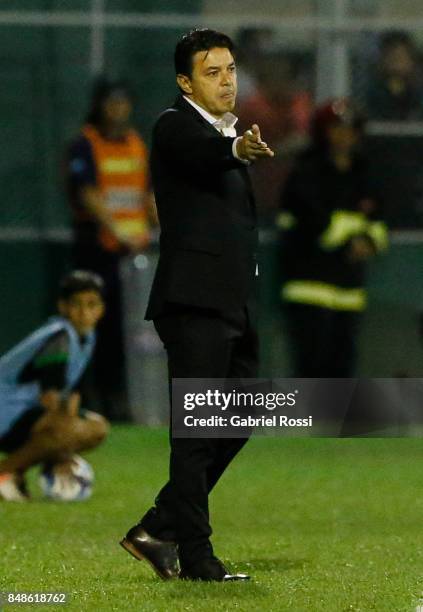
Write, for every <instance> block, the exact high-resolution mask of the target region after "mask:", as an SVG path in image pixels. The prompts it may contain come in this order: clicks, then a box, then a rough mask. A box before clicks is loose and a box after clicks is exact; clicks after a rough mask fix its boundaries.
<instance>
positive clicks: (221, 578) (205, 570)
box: [179, 558, 250, 582]
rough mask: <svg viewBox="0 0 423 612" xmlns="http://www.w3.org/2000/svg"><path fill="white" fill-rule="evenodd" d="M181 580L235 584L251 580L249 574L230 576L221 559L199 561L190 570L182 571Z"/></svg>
mask: <svg viewBox="0 0 423 612" xmlns="http://www.w3.org/2000/svg"><path fill="white" fill-rule="evenodd" d="M179 578H180V579H181V580H203V581H206V582H235V581H246V580H249V579H250V576H247V574H230V573H229V572H228V570H227V569H226V567H225V566H224V565H223V563H222V562H221V561H219V559H216V558H211V559H204V560H203V561H199V562H198V563H196V564H195V565H192V566H190V567H189V568H188V569H183V570H181V573H180V574H179Z"/></svg>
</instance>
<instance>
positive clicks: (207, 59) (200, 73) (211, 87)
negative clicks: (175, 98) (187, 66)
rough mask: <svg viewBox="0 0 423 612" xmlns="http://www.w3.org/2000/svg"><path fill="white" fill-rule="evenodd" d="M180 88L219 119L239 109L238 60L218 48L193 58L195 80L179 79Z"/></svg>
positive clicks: (225, 50) (179, 77)
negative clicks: (236, 107)
mask: <svg viewBox="0 0 423 612" xmlns="http://www.w3.org/2000/svg"><path fill="white" fill-rule="evenodd" d="M178 84H179V86H180V87H182V89H183V90H184V92H185V93H186V94H188V96H189V97H190V98H191V99H192V101H193V102H195V103H196V104H198V106H201V107H202V108H204V109H205V110H206V111H207V112H209V113H210V114H211V115H213V116H214V117H216V118H219V117H222V116H223V115H224V114H225V113H227V112H228V111H232V110H233V109H234V106H235V100H236V93H237V82H236V68H235V60H234V58H233V56H232V53H231V52H230V51H229V49H225V48H221V47H214V48H213V49H210V50H209V51H198V52H197V53H195V55H194V56H193V58H192V76H191V78H189V77H188V76H185V75H178Z"/></svg>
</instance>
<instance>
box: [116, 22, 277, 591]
mask: <svg viewBox="0 0 423 612" xmlns="http://www.w3.org/2000/svg"><path fill="white" fill-rule="evenodd" d="M232 52H233V44H232V41H231V40H230V39H229V38H228V37H227V36H226V35H224V34H221V33H219V32H215V31H213V30H208V29H205V30H194V31H192V32H190V33H189V34H187V35H186V36H184V37H182V39H181V40H180V41H179V42H178V44H177V46H176V51H175V68H176V74H177V83H178V86H179V89H180V91H181V95H180V96H179V97H178V99H177V101H176V103H175V104H174V106H173V107H172V108H169V109H167V110H166V111H164V113H162V115H161V116H160V117H159V119H158V121H157V123H156V125H155V128H154V133H153V147H152V155H151V168H152V177H153V185H154V190H155V196H156V202H157V209H158V214H159V220H160V226H161V238H160V259H159V263H158V267H157V271H156V276H155V280H154V284H153V288H152V291H151V296H150V302H149V306H148V310H147V314H146V318H147V319H153V320H154V324H155V327H156V329H157V331H158V333H159V335H160V338H161V340H162V341H163V343H164V345H165V348H166V351H167V355H168V367H169V379H170V381H171V379H172V378H238V377H242V378H246V377H256V376H257V364H258V342H257V334H256V330H255V326H254V322H253V320H252V316H251V309H250V307H249V299H250V297H251V295H252V293H253V286H254V281H255V277H256V275H257V260H256V257H257V255H256V253H257V223H256V210H255V204H254V199H253V195H252V192H251V186H250V182H249V178H248V171H247V167H248V164H249V163H251V162H252V161H254V160H255V159H258V158H261V157H271V156H273V152H272V151H271V150H270V149H269V148H268V147H267V145H266V143H264V142H262V141H261V138H260V130H259V128H258V126H257V125H254V126H252V128H251V130H248V131H247V132H246V133H245V134H244V135H243V136H241V137H238V138H237V137H236V131H235V127H234V126H235V123H236V120H237V119H236V117H235V116H234V115H233V114H232V112H231V111H232V110H233V108H234V105H235V98H236V68H235V61H234V57H233V53H232ZM246 441H247V440H246V439H201V438H200V439H192V438H190V439H178V438H173V439H172V438H171V457H170V478H169V482H168V483H167V484H166V485H165V486H164V487H163V489H162V490H161V491H160V493H159V494H158V496H157V498H156V500H155V506H154V507H153V508H151V509H150V510H149V511H148V512H147V513H146V514H145V515H144V517H143V518H142V519H141V521H140V523H139V524H138V525H136V526H135V527H133V528H132V529H131V530H130V531H129V532H128V534H127V535H126V537H125V538H124V539H123V540H122V542H121V544H122V545H123V546H124V548H126V549H127V550H128V551H129V552H131V553H132V554H133V555H134V556H135V557H136V558H138V559H141V558H144V559H146V560H147V561H149V562H150V563H151V565H152V566H153V568H154V569H155V571H156V572H157V573H158V574H159V575H160V576H161V577H162V578H171V577H175V576H177V575H178V568H177V560H178V559H177V556H179V563H180V568H181V571H180V573H179V577H180V578H185V579H191V580H214V581H226V580H243V579H247V578H248V577H247V576H245V575H240V574H237V575H230V574H229V573H228V571H227V570H226V568H225V567H224V565H223V564H222V562H221V561H219V559H217V558H216V557H215V556H214V554H213V549H212V545H211V543H210V539H209V538H210V535H211V533H212V531H211V527H210V524H209V511H208V494H209V493H210V491H211V489H212V488H213V487H214V485H215V484H216V482H217V481H218V479H219V478H220V476H221V475H222V473H223V471H224V470H225V468H226V467H227V465H228V464H229V462H230V461H231V460H232V459H233V457H234V456H235V455H236V454H237V452H238V451H239V450H240V449H241V447H242V446H243V445H244V444H245V442H246Z"/></svg>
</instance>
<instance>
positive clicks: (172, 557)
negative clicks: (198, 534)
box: [120, 525, 179, 580]
mask: <svg viewBox="0 0 423 612" xmlns="http://www.w3.org/2000/svg"><path fill="white" fill-rule="evenodd" d="M120 545H121V546H122V547H123V548H124V549H125V550H127V551H128V552H129V553H130V554H131V555H132V556H133V557H135V559H138V560H139V561H141V560H142V559H144V560H145V561H148V563H149V564H150V565H151V567H152V568H153V570H154V571H155V572H156V574H157V575H158V576H160V578H163V580H170V579H171V578H177V577H178V576H179V564H178V553H177V549H176V544H175V543H174V542H165V541H164V540H158V539H157V538H153V537H152V536H151V535H149V534H148V533H147V532H146V531H145V529H143V528H142V527H141V525H135V527H132V529H130V530H129V531H128V533H127V534H126V536H125V537H124V538H123V540H122V541H121V542H120Z"/></svg>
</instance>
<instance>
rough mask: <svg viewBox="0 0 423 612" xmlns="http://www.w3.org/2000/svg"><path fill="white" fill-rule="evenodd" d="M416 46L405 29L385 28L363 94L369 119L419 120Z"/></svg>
mask: <svg viewBox="0 0 423 612" xmlns="http://www.w3.org/2000/svg"><path fill="white" fill-rule="evenodd" d="M417 62H418V57H417V50H416V47H415V44H414V42H413V40H412V38H411V37H410V36H409V35H408V34H406V33H405V32H388V33H386V34H384V35H383V36H382V37H381V40H380V56H379V62H378V66H377V69H376V74H375V75H374V76H373V78H372V79H371V81H370V83H369V87H368V90H367V96H366V98H367V99H366V105H367V115H368V117H369V119H374V120H379V121H380V120H385V121H386V120H389V121H413V120H414V121H417V120H423V88H422V83H421V77H420V74H419V67H418V63H417Z"/></svg>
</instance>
